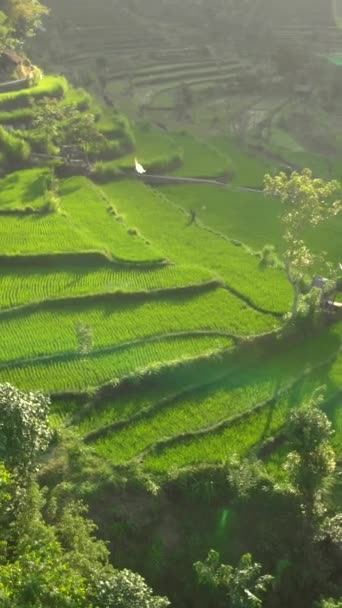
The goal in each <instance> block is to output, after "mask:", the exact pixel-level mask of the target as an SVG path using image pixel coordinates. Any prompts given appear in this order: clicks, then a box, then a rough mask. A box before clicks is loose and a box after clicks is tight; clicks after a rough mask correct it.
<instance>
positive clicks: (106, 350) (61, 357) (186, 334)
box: [0, 329, 240, 371]
mask: <svg viewBox="0 0 342 608" xmlns="http://www.w3.org/2000/svg"><path fill="white" fill-rule="evenodd" d="M197 336H202V337H213V338H228V339H230V340H234V341H238V340H240V337H239V336H236V335H235V334H231V333H228V332H225V331H220V330H216V329H212V330H205V329H198V330H192V331H180V332H174V333H168V334H167V333H166V334H160V335H157V336H146V337H145V338H139V339H137V340H130V341H128V342H122V343H121V344H114V345H110V346H105V347H103V348H98V349H94V350H92V351H91V352H90V353H87V354H84V355H81V354H80V353H79V352H78V351H64V352H61V353H53V354H51V355H41V356H38V357H33V358H32V357H28V358H23V359H12V360H11V361H6V362H4V363H0V371H1V370H8V369H16V368H21V367H26V366H27V365H36V364H38V365H39V364H41V363H56V362H58V361H66V360H68V361H77V360H79V359H83V360H84V359H88V360H89V359H92V358H96V357H97V356H98V355H107V354H113V353H116V352H120V351H122V350H125V349H129V348H131V347H132V346H142V345H145V344H153V343H156V342H164V341H165V342H166V341H168V340H174V339H175V338H176V339H177V338H193V337H197Z"/></svg>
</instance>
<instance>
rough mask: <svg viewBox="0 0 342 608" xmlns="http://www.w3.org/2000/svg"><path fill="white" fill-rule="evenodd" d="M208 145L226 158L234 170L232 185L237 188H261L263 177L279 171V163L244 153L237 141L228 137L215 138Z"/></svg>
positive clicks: (250, 153)
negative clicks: (229, 160) (230, 161)
mask: <svg viewBox="0 0 342 608" xmlns="http://www.w3.org/2000/svg"><path fill="white" fill-rule="evenodd" d="M209 141H210V143H211V144H212V146H214V147H215V148H216V149H217V150H219V151H220V152H221V153H222V154H225V155H226V156H228V157H229V158H230V159H231V160H232V163H233V166H234V168H235V175H234V177H233V180H232V183H234V184H236V185H238V186H246V187H251V188H253V187H254V188H262V187H263V181H264V175H265V174H266V173H273V172H274V171H276V170H277V169H279V163H276V162H273V163H272V162H271V161H268V160H266V159H264V158H263V157H262V156H257V155H256V154H255V153H252V152H247V151H245V150H244V149H243V148H242V147H241V146H240V145H239V143H238V142H237V141H234V140H233V139H232V138H230V137H228V136H222V135H221V136H215V137H212V138H210V140H209Z"/></svg>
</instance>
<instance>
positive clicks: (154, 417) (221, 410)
mask: <svg viewBox="0 0 342 608" xmlns="http://www.w3.org/2000/svg"><path fill="white" fill-rule="evenodd" d="M145 135H146V137H145ZM136 136H137V137H136V139H137V151H136V154H137V155H138V156H139V159H141V160H142V161H145V159H146V160H147V161H148V160H149V159H152V158H156V157H164V156H167V155H169V154H170V153H173V152H174V151H175V150H178V149H179V150H182V153H183V154H184V162H183V166H182V169H180V170H179V171H176V172H175V174H179V175H188V176H196V175H198V176H215V175H220V174H222V173H223V172H224V171H225V170H226V169H227V166H228V165H229V166H231V163H233V164H235V165H236V173H235V176H234V181H235V185H238V184H239V183H243V179H244V178H243V175H244V172H245V170H246V171H247V169H246V168H247V167H248V171H249V173H248V176H247V177H246V180H248V181H246V185H248V186H249V185H251V184H254V185H257V184H260V183H261V181H260V180H261V175H262V173H263V171H264V169H265V164H264V162H263V161H262V160H260V161H255V162H254V161H253V160H252V159H251V158H250V157H248V156H246V155H244V153H243V151H242V150H235V149H234V147H231V148H229V147H228V148H225V144H224V143H222V142H220V141H217V140H216V141H214V140H213V141H209V142H201V141H198V140H196V139H194V138H193V137H191V136H189V135H186V134H179V133H178V134H174V135H169V134H168V135H166V136H165V137H164V136H163V134H162V133H161V132H160V131H156V130H153V129H152V130H150V131H147V132H146V133H145V131H144V129H143V128H142V127H138V128H137V131H136ZM229 146H232V144H231V142H230V144H229ZM120 160H122V159H120ZM132 160H133V156H130V157H127V158H126V159H123V161H124V162H128V161H129V162H132ZM45 178H46V174H45V172H44V171H42V170H38V169H35V170H30V171H22V172H19V173H18V174H12V175H10V176H8V177H6V178H5V179H4V180H3V181H2V194H0V212H1V208H2V209H3V211H6V210H7V211H13V210H16V209H18V208H20V207H25V206H26V205H30V206H31V207H32V208H33V210H35V209H38V208H39V207H40V206H41V203H42V200H43V198H42V197H43V195H44V188H45V185H44V183H45V182H44V180H45ZM240 180H241V182H240ZM59 195H60V199H61V204H60V208H59V210H58V212H56V213H53V214H50V215H41V214H37V213H33V212H32V209H31V213H27V214H25V215H20V214H19V213H17V215H9V214H3V215H2V216H1V221H0V254H1V256H2V257H1V258H0V262H1V264H0V382H11V383H13V384H15V385H17V386H18V387H20V388H24V389H41V390H43V391H45V392H49V393H59V394H60V397H61V398H62V402H61V401H60V400H57V401H56V403H55V406H54V410H53V412H52V420H53V424H54V425H56V426H60V425H69V424H71V425H73V426H74V427H75V429H76V430H77V433H79V435H80V436H81V437H83V438H84V439H85V441H87V443H89V445H90V446H91V447H92V449H93V450H94V451H95V452H96V453H97V454H99V455H100V456H102V457H104V458H106V459H108V460H109V461H110V462H112V463H113V464H114V465H122V464H125V463H129V462H131V461H132V460H133V461H141V462H142V463H143V466H144V467H146V469H148V470H149V471H153V472H155V473H158V474H160V473H161V474H163V473H165V472H167V471H170V470H172V468H173V467H184V466H189V465H193V464H197V463H201V462H221V461H222V460H224V459H225V458H227V457H228V456H229V455H231V454H233V453H234V452H236V453H238V454H240V455H245V454H247V453H249V452H251V451H253V450H254V451H257V450H258V449H259V447H260V445H262V443H263V441H265V440H266V439H267V438H269V437H271V436H273V435H275V434H277V433H278V432H279V431H280V430H281V428H282V426H283V425H284V423H285V421H286V418H287V415H288V413H289V411H290V410H291V409H292V408H293V407H296V406H297V405H298V404H299V403H300V402H301V401H302V400H303V398H305V397H306V396H308V395H309V394H310V392H311V391H312V390H313V389H314V388H317V386H320V385H322V384H326V385H327V396H328V397H334V396H336V395H338V392H339V390H340V387H341V377H342V359H341V344H342V327H341V324H334V325H332V327H330V328H328V329H325V330H324V331H322V333H321V334H320V335H318V336H316V337H312V338H310V337H308V339H307V340H306V341H304V342H302V343H298V344H296V345H294V346H293V345H292V346H291V345H288V346H287V347H286V348H285V349H284V350H281V349H280V348H278V347H277V346H275V352H272V353H270V352H266V351H264V350H263V347H262V348H261V350H260V351H259V350H258V349H256V350H255V349H254V348H252V347H251V348H249V346H246V344H245V342H246V340H248V339H250V338H251V337H255V336H259V335H260V334H269V333H271V332H274V333H275V332H278V330H279V328H280V327H281V325H282V315H283V314H284V313H285V312H286V311H287V310H288V309H289V306H290V303H291V290H290V288H289V285H288V283H287V281H286V279H285V276H284V273H283V272H282V271H281V270H279V269H278V270H277V269H267V270H264V269H262V267H261V265H260V257H258V255H256V253H255V252H256V251H259V250H260V249H262V247H263V245H265V244H267V243H270V242H272V241H271V239H270V235H271V234H272V235H273V238H274V239H275V240H278V239H279V229H277V215H278V212H279V205H278V203H276V202H275V201H273V200H272V199H266V198H265V197H264V196H263V195H262V194H261V193H257V192H247V191H243V192H242V191H238V192H237V191H233V190H229V189H227V188H218V187H215V186H196V185H189V186H188V185H186V186H177V187H175V186H167V187H163V188H152V187H151V186H148V185H145V184H144V183H143V182H142V181H138V180H137V179H135V180H122V181H115V182H112V183H108V184H105V185H101V186H99V185H96V184H95V183H93V182H91V181H89V180H87V179H86V178H83V177H74V178H70V179H65V180H60V182H59ZM191 210H195V211H196V217H197V219H196V222H193V223H190V222H189V218H190V211H191ZM340 229H341V226H340V224H339V223H338V222H335V223H334V224H333V225H331V226H328V227H327V232H326V234H324V233H320V237H319V238H320V239H321V240H322V239H326V240H325V241H324V242H325V243H326V244H327V245H326V246H327V250H328V252H329V256H330V257H331V259H334V255H337V248H338V243H339V242H340V236H339V235H340V234H341V233H340ZM336 242H337V244H336ZM276 244H277V243H276ZM80 325H81V326H82V327H84V328H87V329H88V330H89V332H90V334H91V338H92V340H91V341H92V344H91V346H90V347H89V350H88V352H82V348H81V347H82V344H81V342H80V336H79V333H78V330H77V328H78V327H79V326H80ZM247 344H248V342H247ZM103 385H105V386H106V387H107V388H106V390H105V389H101V388H100V389H99V387H101V386H103ZM96 389H97V390H100V393H96ZM101 390H104V393H103V398H102V397H101V398H100V397H98V396H97V395H100V396H101ZM70 391H76V392H77V391H79V392H83V393H85V392H86V391H88V395H87V399H86V400H87V403H88V407H87V408H86V409H84V411H83V410H82V407H79V406H77V405H75V403H76V402H74V401H73V399H72V398H71V399H70V397H68V392H70ZM336 398H337V397H336ZM327 407H328V408H329V403H327ZM329 412H330V415H331V417H332V418H333V420H334V423H335V425H336V428H339V427H340V422H341V421H340V420H339V417H338V412H337V409H336V408H333V406H330V410H329Z"/></svg>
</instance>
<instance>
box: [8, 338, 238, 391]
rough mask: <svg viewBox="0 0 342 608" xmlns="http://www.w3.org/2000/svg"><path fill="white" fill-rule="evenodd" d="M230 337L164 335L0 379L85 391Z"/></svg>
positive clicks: (225, 343)
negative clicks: (159, 337) (148, 341)
mask: <svg viewBox="0 0 342 608" xmlns="http://www.w3.org/2000/svg"><path fill="white" fill-rule="evenodd" d="M231 346H232V341H231V340H230V339H229V338H224V337H222V338H219V337H214V336H211V335H209V336H205V335H204V336H201V335H199V336H190V337H188V338H187V337H184V338H182V337H175V338H172V337H171V338H170V339H165V340H163V339H162V338H161V339H160V340H157V341H152V342H151V343H146V342H144V343H142V344H137V345H135V346H134V345H132V346H130V347H127V348H122V350H120V351H119V350H118V351H114V352H113V353H111V352H109V353H103V354H101V353H99V354H98V353H93V354H91V355H90V356H88V357H81V356H78V355H77V356H73V357H72V356H69V357H67V356H65V357H64V358H60V359H58V360H55V361H54V360H52V361H51V362H50V361H41V362H39V361H38V362H34V361H32V362H31V363H27V364H26V365H23V366H17V367H11V368H4V369H2V370H0V382H11V383H12V384H15V385H16V386H18V387H20V388H23V389H26V390H29V389H39V390H43V391H45V392H47V393H55V392H56V393H63V392H65V391H67V392H68V391H70V390H79V391H84V390H86V389H89V388H94V387H97V386H99V385H101V384H103V383H105V382H108V381H109V380H111V381H114V380H115V379H121V378H122V377H124V376H127V375H128V374H132V373H134V374H135V375H137V376H139V374H142V373H143V372H144V370H147V371H148V373H149V374H152V373H157V372H158V370H159V369H160V367H161V366H162V365H167V364H172V363H173V362H176V361H179V360H180V359H181V360H183V361H186V360H189V361H191V360H192V359H193V358H194V357H198V356H200V355H201V356H202V355H203V354H210V353H213V352H215V351H219V350H220V349H222V348H226V347H231Z"/></svg>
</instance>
